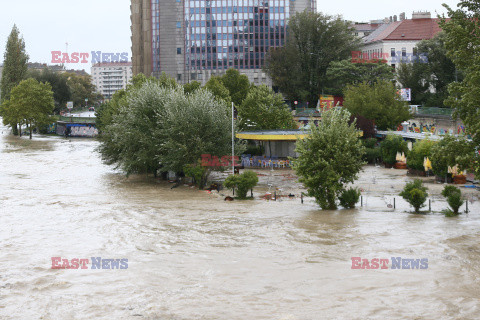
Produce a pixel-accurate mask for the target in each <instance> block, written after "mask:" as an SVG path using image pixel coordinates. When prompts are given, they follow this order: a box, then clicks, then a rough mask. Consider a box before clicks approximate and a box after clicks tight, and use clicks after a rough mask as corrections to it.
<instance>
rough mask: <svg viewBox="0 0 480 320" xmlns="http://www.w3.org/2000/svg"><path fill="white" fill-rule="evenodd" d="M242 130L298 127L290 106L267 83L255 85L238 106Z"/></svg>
mask: <svg viewBox="0 0 480 320" xmlns="http://www.w3.org/2000/svg"><path fill="white" fill-rule="evenodd" d="M238 116H239V118H240V125H239V127H240V129H241V130H247V129H250V130H271V129H296V128H297V125H296V123H295V121H294V120H293V115H292V112H291V111H290V108H289V107H288V106H287V105H286V104H285V102H284V101H283V97H282V96H281V95H280V94H277V93H275V92H273V90H272V89H270V88H269V87H267V86H265V85H261V86H258V87H253V88H252V89H251V90H250V92H249V93H248V95H247V97H246V99H245V100H244V101H243V103H242V105H241V106H240V107H239V108H238Z"/></svg>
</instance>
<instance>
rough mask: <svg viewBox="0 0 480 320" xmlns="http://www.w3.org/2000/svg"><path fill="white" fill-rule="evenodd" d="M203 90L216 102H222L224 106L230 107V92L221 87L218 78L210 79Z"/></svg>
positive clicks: (220, 80) (221, 83) (220, 81)
mask: <svg viewBox="0 0 480 320" xmlns="http://www.w3.org/2000/svg"><path fill="white" fill-rule="evenodd" d="M205 89H207V90H208V91H210V92H211V93H212V94H213V96H214V97H215V99H217V100H218V101H222V102H223V103H224V104H225V105H227V106H228V107H230V105H231V103H232V98H231V97H230V91H228V89H227V88H226V87H225V86H224V85H223V82H222V79H221V78H220V77H216V76H213V77H211V78H210V80H208V82H207V84H206V85H205Z"/></svg>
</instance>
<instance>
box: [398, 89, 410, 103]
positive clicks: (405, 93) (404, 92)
mask: <svg viewBox="0 0 480 320" xmlns="http://www.w3.org/2000/svg"><path fill="white" fill-rule="evenodd" d="M400 97H401V98H402V100H403V101H412V89H410V88H407V89H400Z"/></svg>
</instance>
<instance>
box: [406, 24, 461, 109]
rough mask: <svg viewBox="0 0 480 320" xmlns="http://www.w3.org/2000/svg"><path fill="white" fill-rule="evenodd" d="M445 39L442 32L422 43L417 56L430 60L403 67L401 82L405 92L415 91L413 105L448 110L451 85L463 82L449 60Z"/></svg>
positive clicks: (418, 45)
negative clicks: (407, 90) (408, 90)
mask: <svg viewBox="0 0 480 320" xmlns="http://www.w3.org/2000/svg"><path fill="white" fill-rule="evenodd" d="M445 39H446V35H445V33H444V32H441V33H439V34H438V35H436V36H435V37H434V38H433V39H428V40H423V41H420V42H419V43H418V44H417V54H418V55H425V56H426V57H428V60H427V61H420V60H417V61H415V62H413V63H408V64H405V63H403V64H401V65H400V67H399V70H398V81H399V82H400V83H401V84H402V86H403V87H404V88H410V89H412V104H418V105H422V106H424V107H444V106H445V105H444V101H445V99H446V98H447V96H448V90H447V89H448V85H449V84H450V83H452V82H454V81H456V79H458V80H461V79H462V78H463V75H462V73H461V72H459V71H458V70H457V69H456V67H455V64H454V63H453V61H452V60H451V59H450V58H449V57H448V56H447V49H446V47H445Z"/></svg>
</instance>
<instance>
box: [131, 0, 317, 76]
mask: <svg viewBox="0 0 480 320" xmlns="http://www.w3.org/2000/svg"><path fill="white" fill-rule="evenodd" d="M304 10H311V11H315V10H316V0H132V5H131V12H132V16H131V20H132V52H133V59H132V60H133V73H134V74H137V73H144V74H146V75H154V76H159V75H160V74H161V73H162V72H166V73H167V74H169V75H170V76H172V77H174V78H175V79H176V80H177V81H178V82H180V83H187V82H190V81H194V80H197V81H200V82H206V81H207V80H208V79H209V78H210V76H212V75H219V74H223V73H224V72H225V70H227V69H229V68H235V69H238V70H240V72H241V73H243V74H245V75H247V76H248V77H249V79H250V81H252V82H254V83H257V84H258V83H268V82H269V80H268V79H267V76H266V75H265V73H264V72H263V71H262V67H263V65H264V59H265V55H266V53H267V52H268V50H269V49H270V48H272V47H273V48H275V47H280V46H283V45H284V44H285V40H286V30H287V22H288V19H289V18H290V17H291V16H292V15H293V14H295V13H296V12H300V11H304Z"/></svg>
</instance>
